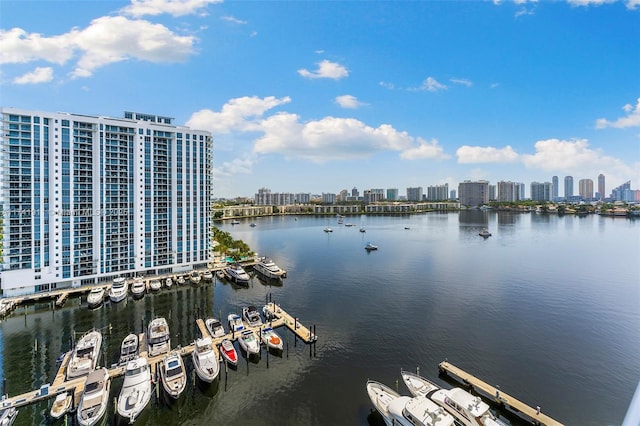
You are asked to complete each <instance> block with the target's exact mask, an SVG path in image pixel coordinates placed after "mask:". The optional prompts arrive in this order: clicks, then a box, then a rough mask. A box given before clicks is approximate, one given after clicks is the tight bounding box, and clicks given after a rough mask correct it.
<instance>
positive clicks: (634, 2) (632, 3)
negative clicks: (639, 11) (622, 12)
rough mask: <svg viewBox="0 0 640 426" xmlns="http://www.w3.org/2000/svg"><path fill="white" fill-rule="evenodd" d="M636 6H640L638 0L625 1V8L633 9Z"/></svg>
mask: <svg viewBox="0 0 640 426" xmlns="http://www.w3.org/2000/svg"><path fill="white" fill-rule="evenodd" d="M637 7H640V0H628V1H627V9H629V10H635V9H636V8H637Z"/></svg>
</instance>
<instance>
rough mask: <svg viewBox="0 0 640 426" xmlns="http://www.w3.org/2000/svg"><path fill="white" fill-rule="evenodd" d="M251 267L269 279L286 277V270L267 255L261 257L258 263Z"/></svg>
mask: <svg viewBox="0 0 640 426" xmlns="http://www.w3.org/2000/svg"><path fill="white" fill-rule="evenodd" d="M253 269H255V270H256V271H257V272H258V273H259V274H261V275H262V276H264V277H266V278H269V279H274V280H277V279H281V278H286V277H287V271H285V270H284V269H282V268H280V267H279V266H278V265H276V264H275V263H274V261H273V260H271V259H269V258H268V257H261V258H260V259H259V261H258V263H256V264H255V265H254V266H253Z"/></svg>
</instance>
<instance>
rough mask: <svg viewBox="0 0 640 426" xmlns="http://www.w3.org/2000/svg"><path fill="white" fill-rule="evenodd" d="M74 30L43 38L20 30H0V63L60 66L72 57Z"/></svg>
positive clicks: (40, 35) (75, 32)
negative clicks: (39, 61)
mask: <svg viewBox="0 0 640 426" xmlns="http://www.w3.org/2000/svg"><path fill="white" fill-rule="evenodd" d="M76 34H77V31H76V30H73V31H71V32H70V33H67V34H63V35H59V36H54V37H44V36H42V34H38V33H30V34H28V33H27V32H26V31H25V30H23V29H22V28H12V29H10V30H0V46H2V49H0V63H2V64H23V63H28V62H31V61H37V60H44V61H46V62H50V63H54V64H59V65H62V64H64V63H66V62H67V61H68V60H69V59H71V57H72V56H73V48H74V42H73V40H74V38H75V36H76Z"/></svg>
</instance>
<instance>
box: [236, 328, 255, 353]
mask: <svg viewBox="0 0 640 426" xmlns="http://www.w3.org/2000/svg"><path fill="white" fill-rule="evenodd" d="M238 342H239V343H240V347H241V348H242V349H244V351H245V352H246V353H247V355H252V354H257V353H260V343H259V342H258V339H257V338H256V333H254V332H253V330H244V331H243V332H242V334H241V335H240V337H238Z"/></svg>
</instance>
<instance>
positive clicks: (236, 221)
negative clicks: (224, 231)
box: [231, 219, 240, 225]
mask: <svg viewBox="0 0 640 426" xmlns="http://www.w3.org/2000/svg"><path fill="white" fill-rule="evenodd" d="M239 223H240V221H239V220H235V219H233V220H232V221H231V224H232V225H237V224H239Z"/></svg>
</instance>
